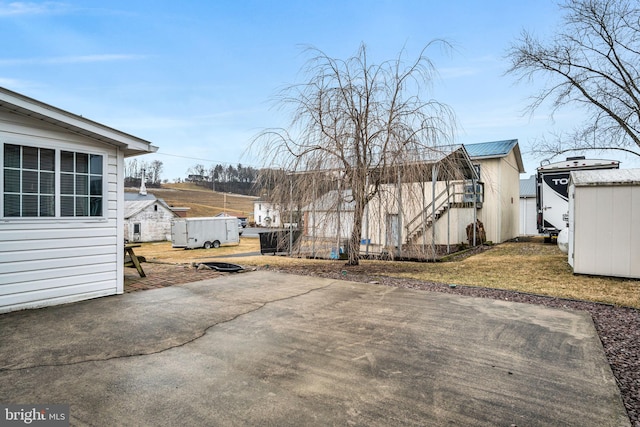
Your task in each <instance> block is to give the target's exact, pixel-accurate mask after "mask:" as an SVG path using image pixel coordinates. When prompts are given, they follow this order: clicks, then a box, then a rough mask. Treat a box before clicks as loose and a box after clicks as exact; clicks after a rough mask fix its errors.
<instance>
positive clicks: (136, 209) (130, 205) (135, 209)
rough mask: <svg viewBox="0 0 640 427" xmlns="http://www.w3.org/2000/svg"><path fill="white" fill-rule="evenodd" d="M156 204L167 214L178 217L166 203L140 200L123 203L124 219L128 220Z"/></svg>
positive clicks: (154, 200)
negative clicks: (167, 212) (166, 211)
mask: <svg viewBox="0 0 640 427" xmlns="http://www.w3.org/2000/svg"><path fill="white" fill-rule="evenodd" d="M154 203H157V204H158V205H160V206H162V207H163V208H165V209H166V210H168V211H169V212H171V213H172V214H173V215H174V216H178V215H177V214H176V213H175V212H174V211H173V210H172V209H171V208H170V207H169V205H167V203H166V202H165V201H164V200H162V199H156V198H153V199H140V200H125V202H124V219H129V218H131V217H132V216H135V215H137V214H138V213H140V212H142V211H143V210H145V209H146V208H147V207H149V206H151V205H153V204H154Z"/></svg>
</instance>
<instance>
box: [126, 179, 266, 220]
mask: <svg viewBox="0 0 640 427" xmlns="http://www.w3.org/2000/svg"><path fill="white" fill-rule="evenodd" d="M128 191H137V189H135V190H134V189H128ZM147 192H148V193H151V194H153V195H154V196H156V197H157V198H159V199H164V201H165V202H167V204H169V206H176V207H188V208H190V209H189V213H188V216H189V217H203V216H215V215H217V214H219V213H220V212H222V211H226V212H227V213H228V214H229V215H232V216H245V217H249V216H253V201H254V200H256V199H257V197H252V196H243V195H240V194H230V193H229V194H226V195H225V193H218V192H216V191H211V190H207V189H204V188H202V187H199V186H197V185H195V184H191V183H179V184H163V186H162V188H147ZM225 201H226V203H225Z"/></svg>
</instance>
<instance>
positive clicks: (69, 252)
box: [0, 244, 116, 272]
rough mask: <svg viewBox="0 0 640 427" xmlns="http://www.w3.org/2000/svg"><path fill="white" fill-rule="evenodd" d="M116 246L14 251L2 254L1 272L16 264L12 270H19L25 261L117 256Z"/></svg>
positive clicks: (0, 261) (0, 260) (0, 259)
mask: <svg viewBox="0 0 640 427" xmlns="http://www.w3.org/2000/svg"><path fill="white" fill-rule="evenodd" d="M115 253H116V249H115V245H113V244H111V245H107V246H84V247H83V248H82V249H77V248H73V247H69V248H54V249H36V250H31V251H12V252H7V253H3V254H2V258H0V272H5V271H9V270H10V269H7V267H6V265H5V264H16V265H15V266H12V268H19V266H18V264H19V263H20V262H24V260H25V259H29V260H30V261H43V260H57V259H60V258H64V259H76V258H84V257H86V256H95V255H104V254H110V255H115Z"/></svg>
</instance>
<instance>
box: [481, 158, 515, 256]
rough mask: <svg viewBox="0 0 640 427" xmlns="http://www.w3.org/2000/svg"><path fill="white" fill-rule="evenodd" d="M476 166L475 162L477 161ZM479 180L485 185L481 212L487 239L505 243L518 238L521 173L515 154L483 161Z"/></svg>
mask: <svg viewBox="0 0 640 427" xmlns="http://www.w3.org/2000/svg"><path fill="white" fill-rule="evenodd" d="M474 163H475V162H474ZM477 163H479V164H480V169H481V171H480V181H482V182H483V183H484V202H483V204H482V209H481V210H479V211H478V218H479V219H480V221H482V223H483V225H484V229H485V231H486V233H487V240H489V241H492V242H494V243H502V242H504V241H507V240H509V239H513V238H515V237H517V236H518V232H519V227H520V206H519V199H520V172H519V171H518V169H517V166H516V160H515V155H514V154H513V151H512V152H511V153H509V155H508V156H507V157H504V158H497V159H484V160H481V161H478V162H477Z"/></svg>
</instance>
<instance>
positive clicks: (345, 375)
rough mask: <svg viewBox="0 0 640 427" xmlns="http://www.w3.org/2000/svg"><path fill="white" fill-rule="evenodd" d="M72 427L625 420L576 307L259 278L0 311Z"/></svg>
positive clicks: (35, 376)
mask: <svg viewBox="0 0 640 427" xmlns="http://www.w3.org/2000/svg"><path fill="white" fill-rule="evenodd" d="M0 402H2V403H20V404H35V403H47V404H55V403H59V404H70V407H71V410H70V415H71V425H96V426H103V425H104V426H107V425H109V426H112V425H155V426H174V425H279V426H280V425H296V426H299V425H367V426H371V425H379V426H388V425H434V426H441V425H460V426H462V425H464V426H496V425H501V426H511V425H516V426H549V425H580V426H625V425H629V420H628V418H627V415H626V412H625V409H624V407H623V405H622V402H621V399H620V394H619V390H618V388H617V385H616V383H615V380H614V378H613V375H612V374H611V370H610V368H609V365H608V364H607V361H606V359H605V356H604V353H603V350H602V346H601V344H600V341H599V339H598V336H597V334H596V331H595V329H594V327H593V323H592V321H591V318H590V317H589V316H588V315H587V314H586V313H582V312H573V311H564V310H556V309H550V308H545V307H543V306H536V305H526V304H517V303H511V302H504V301H495V300H488V299H477V298H469V297H461V296H454V295H447V294H441V293H430V292H424V291H414V290H407V289H400V288H390V287H384V286H380V285H374V284H362V283H353V282H349V281H346V280H344V281H343V280H329V279H320V278H312V277H300V276H293V275H286V274H279V273H274V272H269V271H256V272H250V273H242V274H236V275H232V276H225V277H220V278H215V279H208V280H204V281H200V282H194V283H188V284H184V285H177V286H170V287H165V288H162V289H154V290H150V291H146V292H134V293H128V294H124V295H119V296H115V297H107V298H101V299H96V300H91V301H85V302H81V303H75V304H68V305H63V306H58V307H50V308H45V309H40V310H30V311H23V312H15V313H8V314H4V315H0Z"/></svg>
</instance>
